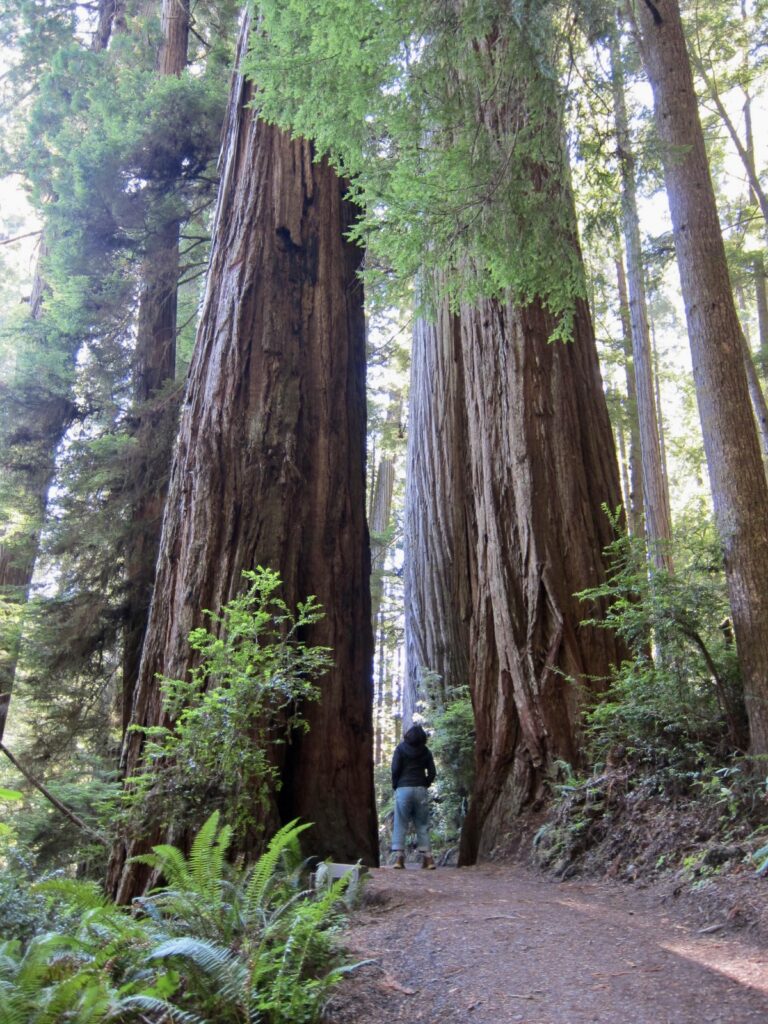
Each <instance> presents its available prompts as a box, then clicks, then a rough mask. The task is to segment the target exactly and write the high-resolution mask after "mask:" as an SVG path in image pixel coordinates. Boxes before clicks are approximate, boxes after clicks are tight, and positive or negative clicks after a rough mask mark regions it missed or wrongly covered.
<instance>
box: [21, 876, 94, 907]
mask: <svg viewBox="0 0 768 1024" xmlns="http://www.w3.org/2000/svg"><path fill="white" fill-rule="evenodd" d="M32 891H33V892H39V893H43V895H46V896H49V895H52V896H61V897H62V898H63V899H65V900H66V901H67V904H68V905H69V906H70V907H71V908H72V909H74V910H94V909H95V908H103V907H107V906H110V905H113V904H111V902H110V900H109V899H108V898H107V896H106V895H105V893H104V890H103V889H102V887H101V886H100V885H99V884H98V882H88V881H84V880H82V879H76V878H46V879H44V880H43V881H41V882H35V884H34V885H33V886H32Z"/></svg>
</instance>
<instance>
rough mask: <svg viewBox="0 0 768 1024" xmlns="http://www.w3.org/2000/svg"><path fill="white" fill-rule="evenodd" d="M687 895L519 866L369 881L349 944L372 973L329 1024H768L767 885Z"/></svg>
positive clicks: (380, 876)
mask: <svg viewBox="0 0 768 1024" xmlns="http://www.w3.org/2000/svg"><path fill="white" fill-rule="evenodd" d="M705 888H706V887H705ZM690 895H691V893H690V892H686V893H683V894H682V895H681V893H680V890H679V887H678V888H677V889H674V888H670V886H669V885H666V886H665V885H661V884H658V883H654V884H649V885H647V886H644V885H643V886H638V885H637V884H635V885H630V884H627V883H623V884H622V883H619V882H618V881H615V880H611V879H607V880H600V881H593V880H584V879H573V878H572V879H569V880H566V881H553V880H552V878H551V876H550V877H547V876H544V875H542V874H540V873H536V872H534V871H532V870H531V869H530V868H528V867H526V866H523V865H520V864H511V863H504V864H497V863H494V864H484V865H480V866H477V867H472V868H461V869H458V868H451V867H442V868H438V870H437V871H429V872H427V871H423V870H420V869H419V868H418V867H417V866H416V865H411V864H409V865H408V868H407V869H406V870H405V871H394V870H393V869H391V868H381V869H379V870H376V871H371V872H370V875H369V877H368V879H367V881H366V884H365V887H364V895H363V898H362V901H361V905H360V906H359V908H358V909H357V910H356V911H355V912H354V913H353V915H352V918H351V921H350V925H349V928H348V930H347V931H346V933H345V937H344V942H345V946H346V948H347V949H348V951H349V953H350V954H351V956H352V957H353V958H355V959H359V960H364V959H369V960H370V961H371V963H369V964H367V965H365V966H363V967H361V968H359V969H358V970H357V971H356V972H355V973H354V974H353V975H351V976H350V978H349V979H348V980H346V981H345V982H344V983H343V984H342V986H341V988H340V989H339V990H338V991H337V993H336V994H335V995H334V997H333V999H332V1000H331V1003H330V1004H329V1006H328V1008H327V1012H326V1016H325V1018H324V1020H325V1021H326V1024H393V1022H396V1021H408V1022H411V1021H420V1022H422V1024H468V1022H470V1024H512V1022H514V1024H588V1022H590V1024H591V1022H600V1024H614V1022H615V1024H702V1022H707V1024H717V1022H720V1024H747V1022H753V1021H754V1022H758V1021H760V1022H765V1021H768V944H767V943H766V939H767V938H768V933H766V931H764V930H761V927H760V923H761V919H762V920H763V923H765V921H764V918H763V915H762V910H761V908H762V909H763V910H764V909H766V908H768V879H766V878H758V877H756V876H755V873H754V872H750V873H749V875H748V876H747V875H744V876H742V877H741V878H737V879H733V880H731V881H730V882H728V887H727V892H725V893H721V894H720V895H719V896H718V894H717V892H714V893H711V894H710V896H711V898H709V899H707V898H706V897H707V893H706V892H703V893H702V892H700V893H694V894H693V896H695V898H692V899H687V898H686V897H687V896H690ZM745 907H746V908H749V911H750V912H749V913H747V914H746V915H744V914H743V913H742V908H745ZM766 913H768V910H766ZM745 923H747V924H749V927H746V928H745V927H741V928H739V927H738V925H739V924H742V925H744V924H745Z"/></svg>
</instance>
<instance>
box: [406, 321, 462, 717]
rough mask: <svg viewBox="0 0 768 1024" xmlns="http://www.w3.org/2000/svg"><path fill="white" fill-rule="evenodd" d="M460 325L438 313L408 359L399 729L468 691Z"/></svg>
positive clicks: (422, 325) (423, 326)
mask: <svg viewBox="0 0 768 1024" xmlns="http://www.w3.org/2000/svg"><path fill="white" fill-rule="evenodd" d="M462 360H463V356H462V350H461V336H460V330H459V321H458V318H457V317H455V316H453V315H451V313H450V312H449V310H448V307H447V303H444V302H443V303H440V305H439V306H438V310H437V316H436V318H435V322H434V323H430V322H428V321H426V320H423V319H419V320H417V321H416V324H415V327H414V332H413V347H412V353H411V383H410V399H409V402H410V405H409V414H408V454H407V469H406V495H405V567H404V571H405V640H406V671H405V685H404V691H403V719H404V725H405V727H406V728H407V727H408V726H409V725H410V724H411V721H412V719H413V713H414V711H415V710H416V708H417V704H418V702H419V700H420V699H421V698H424V697H425V696H426V692H427V690H428V689H430V690H431V693H432V697H433V699H434V700H435V701H436V702H437V703H438V704H440V703H445V701H446V700H447V699H449V698H450V697H451V696H452V695H454V694H455V693H456V690H457V688H458V687H461V686H466V685H467V684H468V682H469V650H468V644H469V619H470V614H471V589H472V575H473V562H472V557H473V553H474V552H473V543H474V541H473V525H472V524H473V515H474V510H473V507H472V498H471V491H470V481H469V461H468V460H469V457H470V454H469V451H468V448H467V444H468V441H467V422H466V419H467V417H466V409H465V404H464V372H463V362H462Z"/></svg>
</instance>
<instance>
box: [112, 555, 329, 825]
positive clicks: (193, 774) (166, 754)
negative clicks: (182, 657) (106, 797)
mask: <svg viewBox="0 0 768 1024" xmlns="http://www.w3.org/2000/svg"><path fill="white" fill-rule="evenodd" d="M243 576H244V578H245V580H246V582H247V584H248V585H247V588H246V590H245V592H244V593H242V594H241V595H239V596H238V597H236V598H234V599H233V600H232V601H230V602H229V603H228V604H226V605H225V606H224V607H223V609H222V611H221V613H220V614H218V615H217V614H214V613H212V612H208V613H207V615H208V618H209V619H210V621H211V624H212V629H210V630H209V629H205V628H202V627H200V628H198V629H195V630H193V631H192V633H190V636H189V643H190V647H191V648H192V650H193V651H194V652H195V654H196V656H197V658H198V664H197V665H196V666H195V667H194V668H192V669H191V670H190V672H189V676H188V678H187V679H165V678H164V679H162V681H161V685H162V694H163V708H164V711H165V713H166V715H167V716H168V718H169V720H170V722H171V724H170V725H168V726H155V727H151V728H140V729H139V731H141V732H143V733H144V734H145V736H146V747H145V753H144V761H143V770H142V772H141V773H140V774H138V775H136V776H134V777H133V778H131V779H129V780H128V784H129V785H128V787H127V802H128V807H129V813H130V814H132V815H133V819H134V822H135V819H136V817H138V818H140V819H141V818H143V816H144V815H145V811H146V808H147V807H149V809H150V813H151V815H152V816H153V822H154V823H163V824H167V823H168V822H170V821H172V820H178V819H179V818H184V820H186V821H192V822H195V821H197V822H200V821H202V820H203V818H204V817H205V815H206V814H207V813H208V812H209V811H210V809H211V807H214V808H218V809H220V810H222V812H223V813H224V814H225V816H226V818H227V820H228V821H230V822H231V823H232V825H233V827H234V829H235V831H236V833H238V834H242V833H244V832H246V831H247V830H249V829H258V828H260V820H261V818H262V817H263V814H262V812H263V811H264V810H265V808H266V806H267V803H268V800H269V797H270V795H271V794H272V793H274V792H275V791H276V790H277V789H278V788H279V775H278V771H277V768H276V767H275V753H276V749H277V747H278V746H279V745H280V744H283V743H286V742H289V741H290V737H291V733H292V732H293V730H295V729H305V728H306V722H305V721H304V719H303V717H302V705H303V704H304V703H305V702H306V701H313V700H317V699H318V697H319V689H318V687H317V685H316V680H317V679H318V677H319V676H321V675H322V673H323V672H325V671H326V670H327V669H328V668H329V667H330V665H331V663H332V659H331V653H330V650H329V649H328V648H327V647H317V646H315V647H311V646H308V645H307V644H305V643H304V642H303V641H302V640H301V632H302V630H304V629H305V628H307V627H308V626H311V625H312V624H313V623H315V622H317V621H318V620H319V619H321V618H322V615H323V612H322V609H321V607H320V605H319V604H318V603H317V601H316V600H315V598H314V597H309V598H307V600H306V601H304V602H299V603H298V604H297V607H296V611H295V613H294V612H293V611H291V609H289V608H288V606H287V604H286V603H285V602H284V601H283V600H282V599H281V598H280V597H278V595H277V591H278V588H279V587H280V577H279V574H278V573H276V572H273V571H272V570H270V569H264V568H261V567H259V568H258V569H257V570H256V571H246V572H244V573H243Z"/></svg>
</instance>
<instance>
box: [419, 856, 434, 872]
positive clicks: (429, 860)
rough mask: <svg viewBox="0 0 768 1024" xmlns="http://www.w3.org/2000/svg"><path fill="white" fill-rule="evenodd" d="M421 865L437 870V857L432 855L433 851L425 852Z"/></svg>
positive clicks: (428, 869) (429, 869) (430, 869)
mask: <svg viewBox="0 0 768 1024" xmlns="http://www.w3.org/2000/svg"><path fill="white" fill-rule="evenodd" d="M421 866H422V867H423V868H426V869H427V871H434V870H435V868H436V867H437V865H436V864H435V859H434V857H433V856H432V854H431V853H425V854H424V856H423V858H422V860H421Z"/></svg>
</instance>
